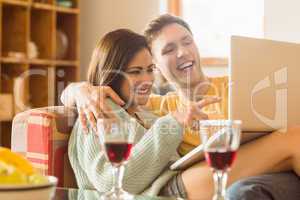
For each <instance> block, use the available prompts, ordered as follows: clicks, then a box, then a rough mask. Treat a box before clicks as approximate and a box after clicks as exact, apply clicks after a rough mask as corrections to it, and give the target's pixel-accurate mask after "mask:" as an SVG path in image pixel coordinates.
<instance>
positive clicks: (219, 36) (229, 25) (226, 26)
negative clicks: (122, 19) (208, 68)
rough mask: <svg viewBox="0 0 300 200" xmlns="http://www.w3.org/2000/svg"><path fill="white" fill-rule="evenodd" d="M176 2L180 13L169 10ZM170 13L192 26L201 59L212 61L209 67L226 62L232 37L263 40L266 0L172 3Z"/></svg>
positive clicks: (177, 1)
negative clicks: (238, 36)
mask: <svg viewBox="0 0 300 200" xmlns="http://www.w3.org/2000/svg"><path fill="white" fill-rule="evenodd" d="M162 1H164V2H165V0H162ZM174 2H175V3H177V4H179V5H178V6H180V9H179V11H178V9H177V10H175V11H174V10H173V11H172V10H170V8H172V7H174V5H172V6H170V3H172V4H174ZM164 4H165V3H164ZM178 6H177V8H178ZM164 7H167V6H165V5H164ZM175 8H176V6H175ZM161 10H162V11H163V9H161ZM169 11H170V12H171V13H173V14H178V15H181V16H182V17H183V19H184V20H185V21H187V22H188V23H189V25H190V26H191V29H192V31H193V33H194V38H195V41H196V43H197V44H198V47H199V50H200V53H201V56H202V57H209V58H210V60H207V61H209V62H208V64H222V59H220V58H224V59H223V61H224V60H226V58H227V57H228V55H229V53H230V52H229V51H230V36H231V35H242V36H249V37H258V38H261V37H263V32H264V30H263V19H264V0H242V1H241V0H226V1H225V0H181V1H179V0H169ZM213 58H219V59H215V60H214V59H213ZM223 64H224V63H223Z"/></svg>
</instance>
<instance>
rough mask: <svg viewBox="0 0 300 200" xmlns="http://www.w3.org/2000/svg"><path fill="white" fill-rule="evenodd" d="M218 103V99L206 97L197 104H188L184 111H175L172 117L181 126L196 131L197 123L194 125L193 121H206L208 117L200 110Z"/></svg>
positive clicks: (219, 99)
mask: <svg viewBox="0 0 300 200" xmlns="http://www.w3.org/2000/svg"><path fill="white" fill-rule="evenodd" d="M220 101H221V98H220V97H206V98H204V99H202V100H200V101H198V102H192V103H190V104H189V105H187V106H186V108H185V109H184V111H175V112H173V113H172V115H173V116H174V117H175V119H176V120H177V121H178V122H179V123H180V124H181V125H182V126H188V127H191V128H193V129H198V128H199V127H198V123H195V121H198V120H207V119H208V115H207V114H206V113H204V112H203V111H202V108H204V107H205V106H208V105H210V104H213V103H218V102H220Z"/></svg>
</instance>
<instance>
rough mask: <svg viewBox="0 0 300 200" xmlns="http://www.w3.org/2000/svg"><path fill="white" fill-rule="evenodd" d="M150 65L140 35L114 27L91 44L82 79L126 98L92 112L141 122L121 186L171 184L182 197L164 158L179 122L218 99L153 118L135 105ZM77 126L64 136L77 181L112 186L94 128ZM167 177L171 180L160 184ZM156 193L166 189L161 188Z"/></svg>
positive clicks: (137, 189)
mask: <svg viewBox="0 0 300 200" xmlns="http://www.w3.org/2000/svg"><path fill="white" fill-rule="evenodd" d="M153 70H154V64H153V63H152V56H151V53H150V49H149V47H148V45H147V41H146V39H145V37H144V36H141V35H139V34H136V33H134V32H132V31H130V30H126V29H119V30H116V31H112V32H110V33H108V34H106V35H105V36H104V37H103V38H102V39H101V41H100V42H99V43H98V44H97V47H96V48H95V50H94V52H93V55H92V59H91V62H90V66H89V71H88V81H89V83H90V84H92V85H94V86H99V85H101V86H107V87H111V88H113V89H114V91H116V93H117V94H118V95H119V96H120V97H122V99H124V100H125V102H126V105H125V106H124V107H123V108H122V107H120V106H118V105H117V104H114V103H113V102H112V101H109V104H110V105H111V108H112V110H109V111H108V110H106V112H103V113H102V114H101V116H98V117H100V118H101V117H110V114H111V113H110V112H113V113H114V114H115V115H116V116H117V117H118V119H119V120H125V119H128V118H130V117H132V118H135V119H136V120H137V121H138V122H139V124H140V125H141V126H140V127H141V128H139V129H138V132H137V133H136V137H137V140H136V142H135V144H134V146H133V149H132V153H131V157H130V159H129V161H128V163H127V165H126V170H125V174H124V181H123V182H124V184H123V185H124V189H125V190H127V191H128V192H131V193H135V194H138V193H141V192H144V191H145V190H146V189H147V188H148V192H149V194H158V193H159V192H160V191H174V190H175V191H177V192H176V193H182V194H179V196H183V197H185V192H184V188H183V185H182V180H181V179H179V177H178V176H176V174H177V172H174V171H170V170H168V164H169V162H170V161H171V160H172V158H174V156H176V155H177V153H176V150H177V148H178V146H179V145H180V143H181V141H182V134H183V128H182V127H183V126H185V125H190V124H191V123H192V121H193V120H198V119H202V118H203V116H205V115H204V114H203V113H202V112H201V108H202V107H204V106H206V105H209V104H212V103H215V102H218V101H219V100H220V99H219V98H214V97H212V98H209V99H205V100H202V101H199V102H197V103H194V104H193V105H189V106H187V109H186V111H187V112H184V113H179V112H173V113H172V114H168V115H165V116H164V117H160V118H158V117H157V116H155V115H154V114H152V113H150V112H147V111H145V110H142V109H141V107H142V106H143V105H145V104H146V103H147V102H148V98H149V95H150V93H151V90H152V84H153V81H154V76H153ZM157 118H158V119H157ZM89 131H92V130H91V129H90V130H89ZM82 132H83V128H82V126H81V123H80V122H79V121H77V123H76V124H75V126H74V128H73V132H72V135H71V138H70V142H69V158H70V161H71V165H72V167H73V170H74V172H75V176H76V179H77V183H78V186H79V187H80V188H85V189H95V188H96V189H97V190H98V191H100V192H105V191H108V190H110V189H111V187H112V172H113V170H112V166H111V165H110V164H109V163H108V162H107V161H106V159H105V156H104V153H103V151H101V147H100V142H99V139H98V138H97V136H96V134H83V133H82ZM100 134H101V133H100ZM174 175H175V176H174ZM170 180H171V183H172V181H173V182H174V184H167V185H166V183H167V182H170ZM162 188H163V189H162ZM161 194H164V195H169V194H168V193H167V192H164V193H161ZM170 195H173V194H171V193H170Z"/></svg>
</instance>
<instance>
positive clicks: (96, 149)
mask: <svg viewBox="0 0 300 200" xmlns="http://www.w3.org/2000/svg"><path fill="white" fill-rule="evenodd" d="M76 126H77V128H75V129H73V130H74V131H73V133H72V134H75V142H76V144H75V145H76V149H77V152H75V153H74V155H76V156H77V160H78V163H79V166H77V167H79V168H81V169H82V170H83V171H84V172H85V173H84V174H85V175H86V176H85V177H87V178H88V179H89V180H88V181H83V182H89V183H90V184H91V185H92V186H93V187H94V188H96V189H97V190H98V191H101V192H104V191H108V190H110V189H111V188H112V183H113V174H112V171H113V169H112V166H111V164H110V163H109V162H107V161H106V158H105V155H104V152H103V151H101V147H100V146H101V145H100V141H99V139H98V137H97V136H96V135H95V134H93V133H89V134H83V133H82V132H81V130H82V129H81V125H80V123H76ZM139 134H143V136H142V137H141V139H140V140H139V141H138V142H137V143H136V144H135V145H134V146H133V149H132V152H131V157H130V159H129V160H128V162H127V164H126V166H125V172H124V179H123V185H124V188H125V189H126V190H127V191H129V192H132V193H135V194H138V193H140V192H142V191H143V190H144V189H145V188H147V186H149V185H150V184H151V183H152V182H153V181H154V180H155V178H156V177H158V176H159V175H160V174H161V173H162V171H163V170H164V169H165V167H166V166H167V165H168V162H169V161H170V159H171V157H172V156H173V155H174V154H175V152H176V149H177V147H178V145H179V144H180V142H181V139H182V127H181V126H180V125H179V124H178V122H177V121H176V120H175V119H174V118H173V116H171V115H166V116H164V117H161V118H159V119H158V120H156V122H155V123H154V124H153V126H152V127H151V128H150V129H149V130H148V131H145V130H144V131H142V130H141V133H139ZM73 167H74V166H73ZM75 167H76V166H75ZM74 171H75V172H76V170H74ZM76 177H77V179H80V177H79V176H78V174H77V176H76ZM77 181H80V180H77Z"/></svg>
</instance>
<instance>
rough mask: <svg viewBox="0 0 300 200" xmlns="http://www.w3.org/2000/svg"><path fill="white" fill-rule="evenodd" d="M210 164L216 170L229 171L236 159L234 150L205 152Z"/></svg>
mask: <svg viewBox="0 0 300 200" xmlns="http://www.w3.org/2000/svg"><path fill="white" fill-rule="evenodd" d="M205 158H206V160H207V162H208V164H209V165H210V166H211V167H212V168H214V169H216V170H227V169H228V168H230V167H231V165H232V163H233V162H234V160H235V158H236V151H233V150H208V151H207V152H205Z"/></svg>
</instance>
